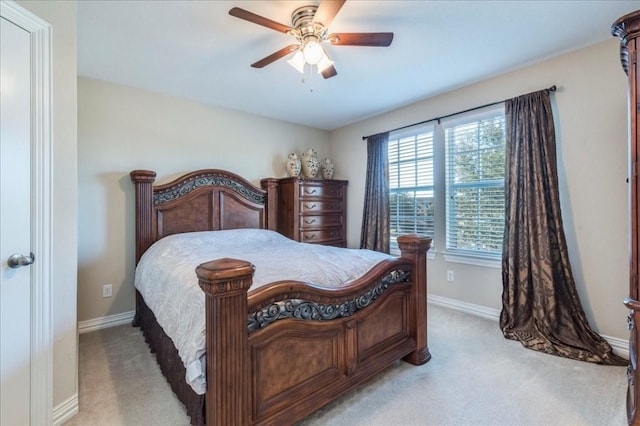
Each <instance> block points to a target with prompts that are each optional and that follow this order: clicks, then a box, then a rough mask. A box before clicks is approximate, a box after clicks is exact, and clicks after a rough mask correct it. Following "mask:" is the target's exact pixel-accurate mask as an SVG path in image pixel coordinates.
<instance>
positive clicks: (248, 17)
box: [229, 7, 293, 33]
mask: <svg viewBox="0 0 640 426" xmlns="http://www.w3.org/2000/svg"><path fill="white" fill-rule="evenodd" d="M229 15H231V16H235V17H236V18H240V19H244V20H245V21H249V22H253V23H254V24H258V25H262V26H263V27H267V28H271V29H272V30H276V31H279V32H281V33H287V31H290V30H292V29H293V28H291V27H290V26H288V25H284V24H281V23H279V22H276V21H272V20H271V19H269V18H265V17H264V16H260V15H256V14H255V13H253V12H249V11H248V10H244V9H240V8H239V7H234V8H232V9H231V10H229Z"/></svg>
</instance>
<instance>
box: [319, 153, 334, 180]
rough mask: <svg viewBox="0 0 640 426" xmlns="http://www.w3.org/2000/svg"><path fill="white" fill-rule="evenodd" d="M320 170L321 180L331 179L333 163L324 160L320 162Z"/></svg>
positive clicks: (326, 159)
mask: <svg viewBox="0 0 640 426" xmlns="http://www.w3.org/2000/svg"><path fill="white" fill-rule="evenodd" d="M320 170H322V177H323V178H325V179H333V171H334V166H333V162H332V161H331V160H330V159H328V158H325V159H324V160H322V163H320Z"/></svg>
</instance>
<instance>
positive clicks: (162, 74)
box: [77, 0, 640, 130]
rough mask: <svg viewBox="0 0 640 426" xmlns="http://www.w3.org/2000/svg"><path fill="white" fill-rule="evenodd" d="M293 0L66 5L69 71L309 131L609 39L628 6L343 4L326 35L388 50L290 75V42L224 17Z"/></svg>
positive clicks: (352, 50)
mask: <svg viewBox="0 0 640 426" xmlns="http://www.w3.org/2000/svg"><path fill="white" fill-rule="evenodd" d="M308 4H318V1H313V0H295V1H291V0H289V1H282V0H279V1H257V0H256V1H244V0H242V1H241V0H235V1H213V0H212V1H182V0H181V1H148V0H147V1H128V0H124V1H112V0H110V1H106V0H91V1H88V0H84V1H79V2H78V10H77V20H78V33H77V38H78V74H79V75H81V76H86V77H91V78H95V79H100V80H106V81H111V82H114V83H119V84H123V85H127V86H133V87H137V88H141V89H146V90H150V91H153V92H159V93H164V94H168V95H172V96H178V97H182V98H187V99H190V100H194V101H197V102H203V103H207V104H213V105H218V106H222V107H226V108H231V109H236V110H241V111H247V112H250V113H254V114H258V115H262V116H266V117H271V118H275V119H279V120H284V121H288V122H293V123H298V124H302V125H305V126H311V127H315V128H320V129H328V130H331V129H336V128H339V127H342V126H345V125H348V124H351V123H354V122H357V121H359V120H362V119H365V118H368V117H371V116H374V115H377V114H380V113H383V112H386V111H390V110H393V109H396V108H398V107H401V106H404V105H408V104H410V103H413V102H416V101H419V100H422V99H425V98H428V97H431V96H434V95H436V94H439V93H443V92H446V91H449V90H452V89H455V88H459V87H462V86H465V85H467V84H470V83H473V82H476V81H479V80H483V79H486V78H489V77H492V76H495V75H498V74H501V73H504V72H507V71H511V70H514V69H517V68H520V67H522V66H525V65H528V64H531V63H533V62H537V61H540V60H543V59H546V58H549V57H552V56H555V55H559V54H562V53H565V52H567V51H570V50H574V49H578V48H581V47H584V46H587V45H590V44H593V43H598V42H601V41H604V40H608V39H611V38H612V36H611V34H610V31H609V28H610V26H611V24H612V23H613V22H614V21H615V20H616V19H618V18H619V17H620V16H622V15H624V14H626V13H629V12H631V11H633V10H635V9H638V8H640V1H638V0H633V1H597V0H587V1H577V0H574V1H551V0H546V1H524V0H521V1H506V0H503V1H444V0H439V1H424V0H423V1H402V0H393V1H381V0H376V1H364V0H348V1H347V2H346V3H345V5H344V6H343V7H342V9H341V10H340V12H339V13H338V15H337V16H336V18H335V20H334V21H333V23H332V24H331V25H330V27H329V29H330V32H386V31H391V32H393V33H394V34H395V35H394V39H393V43H392V44H391V46H390V47H386V48H385V47H354V46H327V47H326V50H327V53H328V55H329V56H330V57H331V59H333V60H334V61H335V68H336V70H337V71H338V75H337V76H335V77H333V78H331V79H327V80H324V79H322V77H321V76H319V75H317V74H314V75H309V76H308V78H307V82H306V83H304V84H303V83H302V81H301V77H302V74H299V73H298V72H297V71H295V70H294V69H293V68H292V67H291V66H290V65H289V64H287V62H286V59H288V58H283V59H280V60H278V61H276V62H274V63H273V64H271V65H268V66H267V67H265V68H262V69H255V68H251V67H250V64H252V63H254V62H256V61H257V60H259V59H262V58H263V57H265V56H267V55H269V54H271V53H273V52H275V51H277V50H279V49H281V48H282V47H284V46H286V45H288V44H291V42H292V41H293V40H295V39H293V37H291V36H287V35H285V34H282V33H279V32H277V31H274V30H271V29H268V28H265V27H262V26H259V25H256V24H253V23H250V22H247V21H244V20H241V19H238V18H235V17H232V16H230V15H229V14H228V11H229V9H231V8H232V7H234V6H237V7H240V8H243V9H246V10H249V11H251V12H254V13H256V14H258V15H262V16H264V17H267V18H269V19H272V20H274V21H277V22H280V23H282V24H285V25H291V18H290V16H291V12H292V11H293V10H294V9H296V8H297V7H299V6H304V5H308Z"/></svg>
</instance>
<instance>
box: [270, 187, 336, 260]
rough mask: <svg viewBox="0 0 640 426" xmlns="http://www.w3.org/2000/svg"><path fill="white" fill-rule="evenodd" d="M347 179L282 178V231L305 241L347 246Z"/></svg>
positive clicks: (280, 192) (280, 199) (279, 207)
mask: <svg viewBox="0 0 640 426" xmlns="http://www.w3.org/2000/svg"><path fill="white" fill-rule="evenodd" d="M347 183H348V182H347V181H346V180H335V179H302V178H295V177H294V178H285V179H279V181H278V200H279V206H278V231H279V232H280V233H282V234H283V235H286V236H287V237H289V238H291V239H293V240H296V241H301V242H305V243H314V244H326V245H333V246H338V247H346V246H347V224H346V221H347V216H346V214H347Z"/></svg>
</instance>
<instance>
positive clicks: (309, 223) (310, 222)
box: [304, 219, 316, 225]
mask: <svg viewBox="0 0 640 426" xmlns="http://www.w3.org/2000/svg"><path fill="white" fill-rule="evenodd" d="M304 223H306V224H307V225H311V224H312V223H316V220H315V219H305V220H304Z"/></svg>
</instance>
